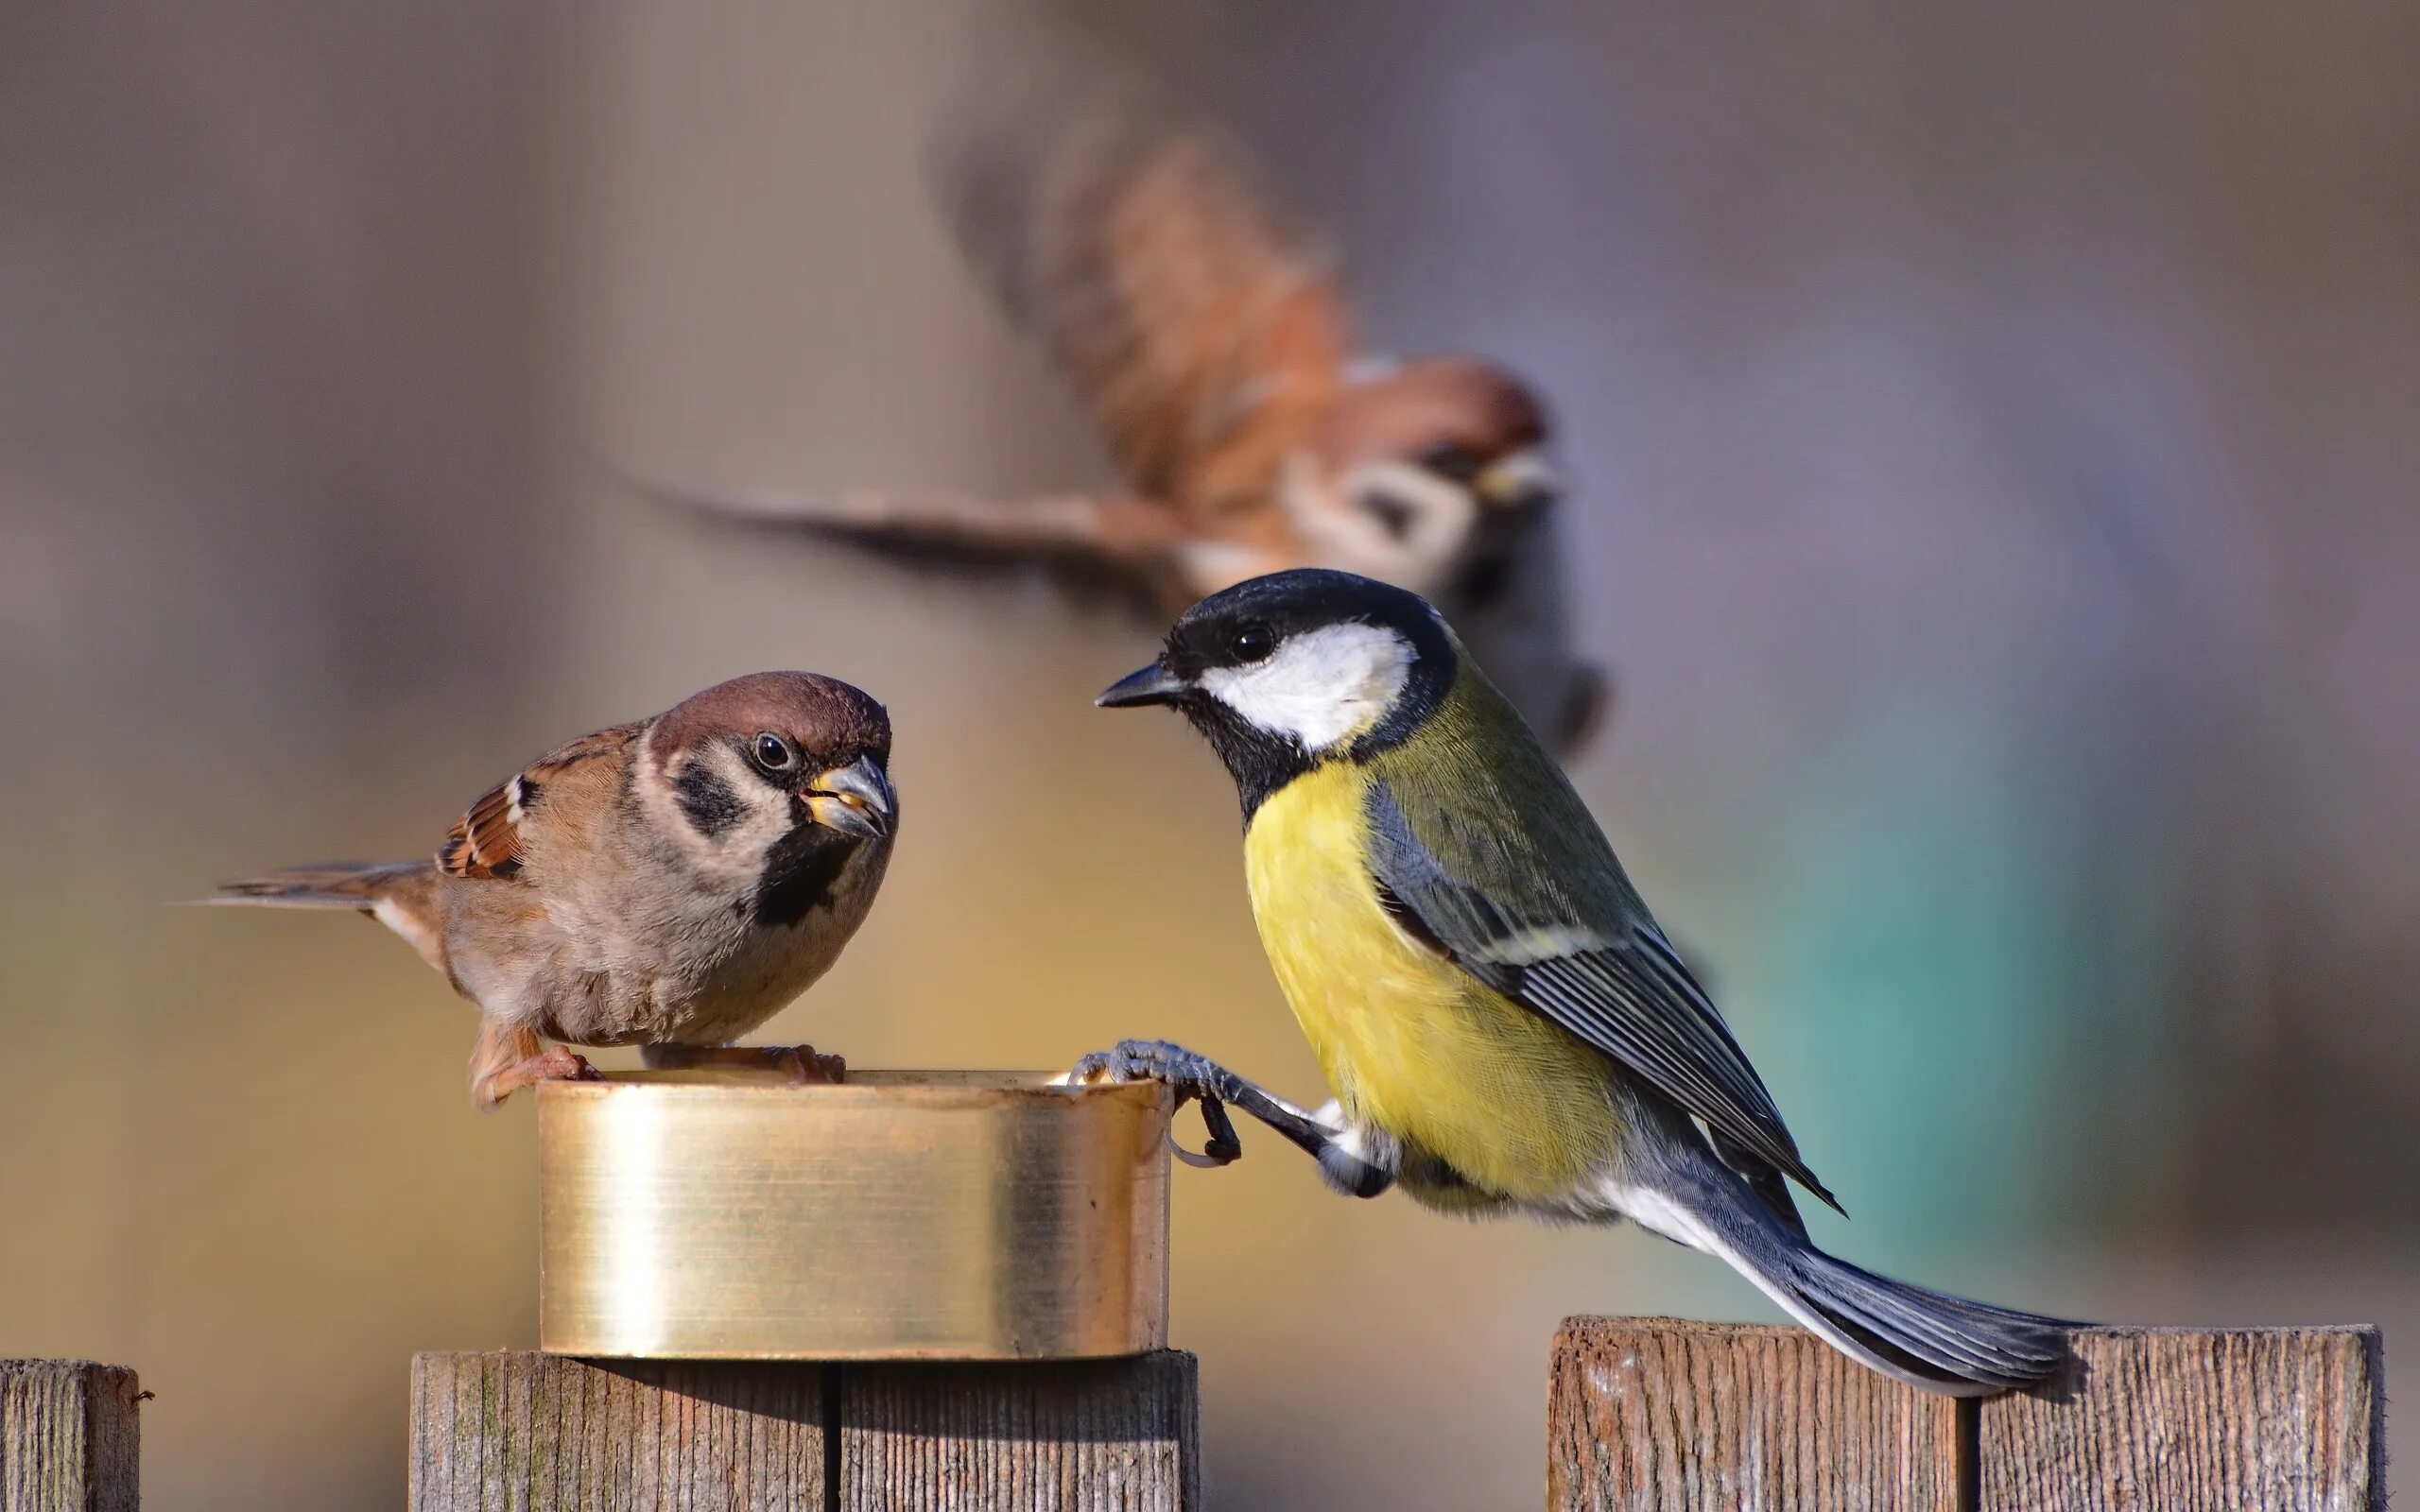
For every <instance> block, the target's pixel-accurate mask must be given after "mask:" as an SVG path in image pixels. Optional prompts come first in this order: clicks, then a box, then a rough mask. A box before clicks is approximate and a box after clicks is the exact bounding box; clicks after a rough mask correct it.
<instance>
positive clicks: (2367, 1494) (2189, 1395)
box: [1977, 1328, 2386, 1512]
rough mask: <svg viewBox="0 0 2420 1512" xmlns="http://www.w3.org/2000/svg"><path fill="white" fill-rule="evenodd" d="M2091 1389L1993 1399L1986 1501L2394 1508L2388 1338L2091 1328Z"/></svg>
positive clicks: (2163, 1507) (2120, 1510)
mask: <svg viewBox="0 0 2420 1512" xmlns="http://www.w3.org/2000/svg"><path fill="white" fill-rule="evenodd" d="M2076 1354H2077V1357H2078V1358H2079V1360H2080V1361H2081V1362H2082V1366H2083V1370H2082V1375H2081V1379H2080V1380H2077V1381H2073V1382H2070V1383H2066V1384H2065V1385H2064V1387H2063V1388H2061V1389H2058V1390H2054V1391H2052V1392H2049V1393H2046V1394H2034V1395H2025V1396H2009V1397H1999V1398H1996V1399H1994V1400H1990V1401H1986V1402H1984V1403H1983V1404H1982V1407H1981V1413H1980V1422H1979V1434H1978V1446H1977V1447H1978V1469H1979V1481H1980V1490H1981V1503H1982V1505H1983V1506H1985V1507H1988V1508H1999V1507H2024V1508H2028V1509H2034V1512H2066V1509H2074V1512H2086V1509H2089V1512H2205V1509H2206V1512H2236V1509H2238V1508H2260V1509H2261V1512H2319V1509H2322V1508H2326V1509H2329V1512H2367V1509H2369V1508H2373V1507H2382V1506H2384V1505H2385V1504H2386V1477H2385V1469H2384V1455H2385V1435H2384V1433H2383V1422H2384V1418H2383V1413H2384V1410H2385V1408H2384V1392H2385V1375H2384V1367H2383V1366H2382V1364H2381V1361H2380V1358H2379V1340H2378V1332H2377V1330H2376V1329H2360V1328H2342V1329H2229V1330H2220V1331H2206V1332H2205V1331H2202V1330H2193V1329H2093V1330H2089V1331H2086V1332H2081V1333H2079V1334H2077V1335H2076Z"/></svg>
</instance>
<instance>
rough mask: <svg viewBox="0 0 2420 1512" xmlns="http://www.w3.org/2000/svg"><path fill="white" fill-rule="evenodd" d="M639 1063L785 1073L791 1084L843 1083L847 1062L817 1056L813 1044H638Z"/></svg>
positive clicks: (653, 1068)
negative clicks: (724, 1067) (743, 1068)
mask: <svg viewBox="0 0 2420 1512" xmlns="http://www.w3.org/2000/svg"><path fill="white" fill-rule="evenodd" d="M639 1061H640V1063H641V1064H643V1065H645V1066H646V1067H647V1068H648V1070H649V1071H686V1070H688V1069H689V1068H690V1067H692V1066H741V1067H746V1068H749V1069H752V1070H764V1071H780V1072H787V1074H789V1078H790V1080H791V1081H792V1082H795V1083H796V1084H798V1085H799V1086H802V1087H804V1086H805V1085H806V1084H807V1083H809V1082H825V1083H837V1082H841V1081H846V1080H847V1079H848V1075H849V1063H848V1062H847V1061H846V1060H843V1059H841V1058H840V1057H838V1056H826V1055H821V1054H819V1053H818V1052H817V1050H816V1048H815V1047H814V1046H813V1045H673V1044H659V1045H641V1046H639Z"/></svg>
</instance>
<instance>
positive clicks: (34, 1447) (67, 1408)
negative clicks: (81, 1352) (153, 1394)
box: [0, 1360, 143, 1512]
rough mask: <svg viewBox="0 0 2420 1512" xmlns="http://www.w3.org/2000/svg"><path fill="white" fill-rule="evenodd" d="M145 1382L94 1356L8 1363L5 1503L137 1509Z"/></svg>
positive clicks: (2, 1456) (0, 1454)
mask: <svg viewBox="0 0 2420 1512" xmlns="http://www.w3.org/2000/svg"><path fill="white" fill-rule="evenodd" d="M142 1389H143V1388H142V1383H140V1382H138V1381H136V1380H135V1378H134V1372H133V1371H131V1370H129V1369H127V1368H125V1367H124V1366H114V1365H95V1364H94V1363H93V1362H92V1361H90V1360H0V1507H5V1508H7V1509H8V1512H135V1509H136V1508H137V1507H139V1506H140V1505H141V1504H142V1501H143V1493H142V1476H141V1470H142V1465H141V1456H140V1453H139V1451H140V1448H141V1444H142V1429H141V1425H140V1423H139V1421H138V1419H137V1416H136V1409H135V1403H136V1402H137V1401H138V1400H140V1399H141V1396H142Z"/></svg>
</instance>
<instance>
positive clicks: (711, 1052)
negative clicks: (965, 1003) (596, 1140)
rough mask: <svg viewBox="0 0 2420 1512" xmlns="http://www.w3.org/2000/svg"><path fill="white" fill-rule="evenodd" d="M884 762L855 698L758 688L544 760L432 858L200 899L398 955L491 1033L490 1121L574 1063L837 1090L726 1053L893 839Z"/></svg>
mask: <svg viewBox="0 0 2420 1512" xmlns="http://www.w3.org/2000/svg"><path fill="white" fill-rule="evenodd" d="M889 761H890V716H889V715H888V714H886V713H884V711H883V707H882V705H880V704H878V703H876V702H874V700H873V699H872V698H870V697H868V696H866V695H864V694H863V693H860V692H858V691H857V690H856V688H853V687H851V686H849V685H848V684H847V683H845V682H840V681H837V680H835V679H831V678H823V677H817V676H816V675H814V674H813V673H807V672H758V673H753V674H752V675H750V676H748V677H744V678H735V679H732V680H731V681H729V682H724V683H719V684H717V685H716V686H714V687H711V688H708V689H707V690H706V691H705V692H703V693H700V694H699V695H697V696H695V697H692V698H689V699H687V700H686V701H684V702H683V703H680V704H676V705H675V706H673V707H672V708H671V709H670V710H667V711H666V712H665V713H660V714H657V715H656V716H655V717H654V718H652V719H644V720H640V721H639V722H637V723H635V724H628V725H616V726H614V727H613V728H612V729H610V730H598V731H597V732H596V733H595V734H593V735H583V736H581V737H580V738H579V739H578V740H575V741H572V742H571V743H569V744H568V745H563V746H558V747H555V748H554V749H553V750H550V751H548V752H547V753H546V754H545V755H544V756H541V757H539V758H538V759H537V760H536V761H534V762H532V763H530V764H529V765H527V767H525V768H523V769H522V771H521V772H520V774H519V775H518V776H515V777H513V778H511V779H510V781H508V782H504V783H503V784H501V785H500V786H498V787H496V788H495V789H493V791H491V792H489V793H488V794H487V795H486V796H485V797H483V798H481V799H479V800H478V801H477V802H475V803H474V804H472V805H471V808H470V812H468V813H466V814H464V815H463V816H461V817H460V818H459V819H457V820H456V821H455V823H454V828H453V829H452V830H451V831H450V832H448V833H447V834H446V836H445V842H444V844H442V845H441V846H439V847H438V849H437V854H436V856H435V858H434V859H432V860H428V861H403V862H391V863H380V864H367V865H365V864H345V865H335V866H324V867H307V868H298V869H295V870H291V871H277V872H269V873H268V874H266V875H263V876H257V877H247V878H243V879H241V880H238V881H233V882H229V883H225V884H223V885H221V886H220V888H219V891H218V893H217V895H216V897H214V898H211V899H209V900H207V901H208V902H228V903H260V904H268V905H270V906H277V907H289V908H352V909H357V910H359V911H360V912H362V913H365V914H368V915H370V916H371V917H372V918H374V919H377V920H378V921H379V922H380V923H382V924H385V925H386V926H387V927H388V928H389V929H391V930H393V931H394V932H395V933H396V934H398V935H401V936H403V937H404V938H405V939H406V940H408V941H410V943H411V945H412V948H413V949H415V950H417V951H419V952H420V954H421V956H422V958H423V959H424V960H426V961H427V962H428V964H429V965H431V966H434V967H436V968H437V969H438V970H439V971H442V972H444V973H445V977H446V980H447V981H449V982H451V983H452V984H453V985H454V989H455V990H456V991H457V992H459V993H460V994H462V996H464V997H466V998H468V999H470V1000H471V1002H473V1003H474V1004H476V1005H478V1008H479V1011H480V1013H481V1014H482V1015H483V1016H484V1018H485V1022H484V1023H483V1024H482V1026H481V1028H480V1032H479V1040H478V1044H477V1046H476V1048H475V1049H474V1050H473V1052H472V1054H471V1096H472V1100H473V1101H474V1102H475V1104H476V1105H477V1106H478V1107H479V1108H483V1109H485V1108H493V1107H494V1106H495V1105H496V1104H497V1103H499V1102H501V1101H503V1100H504V1099H505V1098H506V1097H507V1096H509V1095H510V1093H511V1092H513V1091H515V1090H516V1089H518V1088H522V1087H526V1086H528V1085H529V1084H531V1083H532V1082H535V1081H539V1080H542V1079H544V1078H546V1077H575V1078H576V1077H593V1076H595V1075H596V1072H595V1071H594V1070H593V1069H592V1068H591V1067H590V1066H589V1064H588V1061H587V1060H586V1059H585V1058H584V1057H580V1056H579V1055H577V1054H575V1053H574V1052H572V1051H571V1050H569V1049H566V1048H565V1046H566V1045H591V1046H594V1045H625V1044H636V1045H639V1046H641V1047H642V1050H641V1053H642V1055H643V1056H644V1057H646V1060H647V1063H648V1065H650V1066H664V1065H691V1064H698V1063H700V1062H702V1061H745V1062H749V1063H754V1064H768V1063H770V1064H777V1065H785V1066H787V1067H788V1068H789V1069H790V1070H791V1072H792V1074H795V1075H797V1076H798V1077H799V1078H800V1079H802V1080H805V1079H809V1078H826V1079H833V1078H837V1076H838V1074H839V1073H840V1071H841V1069H842V1068H841V1063H840V1061H839V1059H838V1057H829V1056H817V1055H816V1054H815V1053H814V1051H813V1049H812V1048H811V1047H809V1046H804V1045H802V1046H799V1047H796V1048H794V1049H784V1048H767V1049H763V1050H756V1049H747V1050H741V1049H737V1048H736V1047H733V1046H731V1043H730V1042H731V1041H732V1040H735V1039H737V1038H738V1037H739V1036H741V1035H743V1034H746V1033H748V1032H749V1031H750V1030H752V1029H754V1028H755V1027H756V1026H757V1025H758V1024H760V1023H763V1022H765V1021H766V1020H767V1019H769V1018H771V1017H772V1016H773V1014H775V1013H776V1012H778V1011H780V1009H781V1008H782V1007H784V1006H785V1005H787V1004H788V1003H789V1002H790V1001H791V1000H792V999H794V998H796V997H797V996H798V995H799V994H800V993H801V992H803V991H804V990H805V989H806V988H808V987H809V986H811V985H813V984H814V982H815V980H816V979H817V978H818V977H820V976H821V975H822V974H823V973H824V971H826V970H827V969H829V968H830V966H831V965H832V963H833V961H834V960H835V959H836V958H837V957H838V955H839V954H840V950H841V947H843V946H845V945H847V944H848V942H849V936H852V935H854V934H856V929H857V925H858V924H859V923H860V922H862V921H863V920H864V919H865V916H866V909H867V908H868V907H869V906H870V905H871V904H872V903H873V895H874V891H875V889H876V888H877V887H879V886H880V885H882V874H883V868H885V867H886V866H887V865H888V864H889V862H890V842H891V837H892V835H893V833H895V832H896V829H897V825H898V799H896V797H895V796H894V795H893V794H892V792H891V788H890V779H889V778H888V777H887V776H886V775H885V772H884V767H885V766H886V765H887V764H888V763H889ZM542 1037H543V1038H544V1040H555V1041H559V1042H558V1043H556V1044H553V1045H551V1046H546V1047H544V1048H542Z"/></svg>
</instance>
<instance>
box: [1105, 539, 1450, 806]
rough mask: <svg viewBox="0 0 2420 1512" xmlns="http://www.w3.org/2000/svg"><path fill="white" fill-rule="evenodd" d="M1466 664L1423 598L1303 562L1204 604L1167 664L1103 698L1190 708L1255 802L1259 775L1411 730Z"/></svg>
mask: <svg viewBox="0 0 2420 1512" xmlns="http://www.w3.org/2000/svg"><path fill="white" fill-rule="evenodd" d="M1455 661H1456V653H1455V648H1454V639H1453V636H1452V635H1451V634H1450V633H1449V632H1448V631H1447V630H1446V628H1445V622H1444V621H1443V620H1442V619H1440V618H1439V617H1438V615H1437V611H1436V610H1434V609H1431V608H1430V607H1429V605H1428V601H1427V600H1426V599H1424V598H1422V597H1421V596H1420V595H1419V594H1417V593H1409V592H1407V591H1406V590H1404V589H1400V588H1394V587H1391V586H1389V585H1388V584H1385V583H1381V582H1378V581H1376V580H1375V579H1373V578H1368V577H1359V576H1355V575H1353V574H1351V573H1341V572H1334V571H1331V570H1329V569H1326V568H1320V567H1305V568H1298V569H1296V570H1294V571H1292V572H1283V573H1272V574H1271V575H1270V576H1266V577H1255V578H1253V579H1251V580H1250V581H1248V582H1242V583H1237V584H1236V586H1235V587H1233V588H1230V589H1227V590H1225V591H1223V592H1221V593H1213V594H1211V595H1210V596H1209V597H1208V598H1205V599H1203V600H1202V601H1201V603H1199V604H1196V605H1194V606H1193V607H1192V608H1191V609H1189V610H1185V611H1184V616H1183V617H1182V618H1180V619H1179V620H1178V621H1177V622H1176V625H1175V627H1173V628H1172V629H1170V630H1169V631H1168V636H1167V644H1166V645H1165V646H1164V647H1162V649H1161V651H1160V658H1159V660H1158V661H1156V662H1152V663H1151V664H1150V666H1147V667H1144V668H1143V669H1142V670H1140V671H1138V672H1136V673H1134V674H1133V675H1132V676H1131V677H1128V678H1124V679H1120V680H1119V681H1118V682H1117V683H1115V685H1114V686H1112V687H1110V688H1109V689H1108V690H1107V691H1105V692H1104V693H1102V694H1101V696H1100V697H1099V699H1098V703H1099V704H1100V705H1101V707H1103V708H1108V709H1124V708H1132V707H1136V706H1139V705H1143V704H1165V705H1167V706H1169V707H1172V708H1175V709H1177V710H1180V711H1182V712H1183V713H1184V715H1185V716H1186V717H1187V718H1188V719H1190V720H1192V721H1193V723H1194V725H1195V726H1196V727H1197V728H1199V729H1200V730H1201V732H1202V733H1203V734H1204V735H1206V736H1208V737H1209V739H1210V742H1211V744H1212V745H1213V746H1214V747H1217V748H1218V750H1219V755H1220V756H1221V757H1222V758H1223V759H1225V761H1226V763H1227V766H1228V769H1229V770H1230V771H1232V772H1234V773H1235V775H1236V781H1237V782H1240V783H1243V784H1244V785H1245V787H1246V789H1247V794H1246V805H1247V807H1248V808H1249V807H1250V806H1252V803H1253V798H1252V794H1251V789H1252V788H1253V786H1254V785H1256V784H1259V785H1265V786H1266V789H1267V790H1268V791H1273V790H1274V788H1275V787H1276V786H1279V785H1283V782H1285V781H1286V780H1287V779H1288V778H1290V777H1291V776H1293V775H1294V774H1295V773H1297V772H1300V771H1302V770H1304V769H1305V768H1306V767H1308V766H1310V765H1316V764H1317V763H1318V762H1319V761H1321V760H1323V759H1326V758H1328V757H1330V756H1354V755H1359V754H1366V753H1367V752H1370V751H1372V750H1375V749H1381V748H1384V747H1387V746H1390V745H1392V744H1394V743H1395V742H1397V741H1400V740H1402V739H1403V738H1404V737H1405V736H1407V735H1409V733H1410V732H1411V731H1412V730H1414V729H1416V728H1418V726H1419V724H1420V722H1421V721H1422V720H1424V719H1426V718H1427V716H1428V715H1429V713H1431V712H1433V711H1434V710H1435V709H1436V707H1437V705H1438V703H1439V702H1440V701H1442V700H1443V697H1444V695H1445V691H1446V689H1448V688H1449V687H1451V686H1452V684H1453V680H1454V669H1455ZM1262 796H1266V794H1265V792H1264V794H1263V795H1262Z"/></svg>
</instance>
